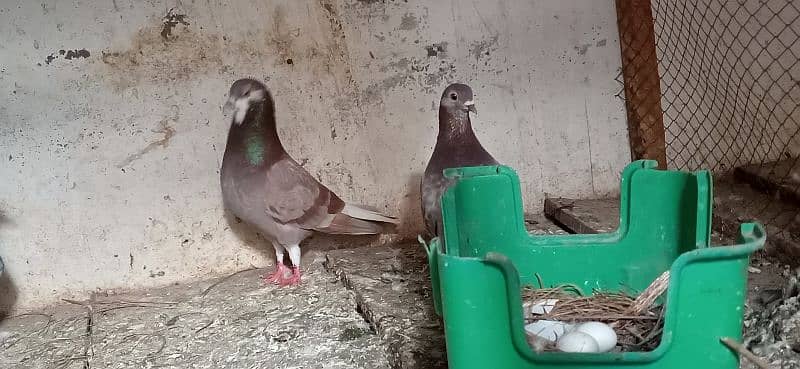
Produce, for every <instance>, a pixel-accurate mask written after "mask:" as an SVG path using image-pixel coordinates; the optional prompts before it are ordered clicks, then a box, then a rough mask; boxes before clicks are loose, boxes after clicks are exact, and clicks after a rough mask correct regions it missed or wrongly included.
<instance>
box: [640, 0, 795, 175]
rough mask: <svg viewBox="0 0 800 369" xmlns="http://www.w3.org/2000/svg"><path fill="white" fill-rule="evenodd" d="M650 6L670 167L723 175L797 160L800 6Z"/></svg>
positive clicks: (745, 0) (662, 0)
mask: <svg viewBox="0 0 800 369" xmlns="http://www.w3.org/2000/svg"><path fill="white" fill-rule="evenodd" d="M652 4H653V16H654V23H655V33H656V43H657V47H656V51H657V55H658V59H659V74H660V76H661V91H662V93H663V97H662V103H661V104H662V108H663V109H664V125H665V127H666V141H667V160H668V162H669V166H670V167H671V168H679V169H691V170H695V169H712V170H716V171H720V172H725V171H728V170H732V169H734V168H735V167H736V166H739V165H746V164H751V163H762V162H765V161H771V160H776V159H780V158H785V156H787V155H790V156H795V157H796V156H798V155H800V110H799V109H798V108H797V107H798V103H797V102H798V101H800V85H799V84H798V83H797V80H798V76H800V63H798V57H797V56H798V55H800V17H798V13H799V12H800V5H797V4H796V3H795V4H794V5H793V4H792V1H790V0H770V1H760V0H742V1H718V0H700V1H696V2H691V3H689V2H680V3H675V2H673V1H668V0H655V1H653V2H652Z"/></svg>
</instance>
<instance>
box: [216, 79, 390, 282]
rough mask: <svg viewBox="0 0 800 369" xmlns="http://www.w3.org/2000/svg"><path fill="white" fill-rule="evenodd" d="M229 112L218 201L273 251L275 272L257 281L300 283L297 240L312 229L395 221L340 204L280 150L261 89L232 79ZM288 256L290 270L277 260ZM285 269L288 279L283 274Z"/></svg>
mask: <svg viewBox="0 0 800 369" xmlns="http://www.w3.org/2000/svg"><path fill="white" fill-rule="evenodd" d="M231 110H233V119H232V122H231V124H230V128H229V131H228V141H227V144H226V147H225V154H224V156H223V159H222V168H221V170H220V184H221V187H222V198H223V203H224V206H225V207H226V208H227V209H229V210H230V211H231V212H232V213H233V214H234V215H236V216H237V217H238V218H240V219H242V220H243V221H245V222H246V223H248V224H250V225H252V226H254V227H255V228H256V229H258V230H259V233H261V235H262V236H264V238H266V239H267V240H268V241H270V242H271V243H272V246H273V247H274V248H275V258H276V263H275V271H274V272H273V273H270V274H267V275H265V276H263V278H264V280H265V282H268V283H274V284H278V285H281V286H288V285H296V284H299V283H300V276H301V272H300V242H302V241H303V240H304V239H305V238H307V237H309V236H310V235H311V234H312V233H313V232H314V231H317V232H323V233H328V234H347V235H367V234H379V233H391V232H393V231H394V229H395V228H394V226H395V225H396V224H397V223H398V221H397V218H395V217H392V216H388V215H384V214H381V213H379V212H378V211H376V210H375V209H373V208H369V207H366V206H363V205H354V204H348V203H345V202H344V201H343V200H342V199H341V198H339V197H338V196H337V195H336V194H335V193H333V192H332V191H331V190H329V189H328V188H327V187H325V186H324V185H322V184H320V183H319V182H318V181H317V180H316V179H315V178H314V177H313V176H312V175H311V174H309V173H308V172H307V171H306V170H305V169H304V168H303V167H302V166H301V165H300V164H298V163H297V162H296V161H295V160H294V159H292V157H291V156H289V154H288V153H287V152H286V150H285V149H284V147H283V145H282V144H281V141H280V139H279V138H278V131H277V128H276V126H275V103H274V101H273V99H272V96H271V94H270V93H269V91H268V90H267V87H266V86H265V85H264V84H263V83H261V82H259V81H257V80H254V79H249V78H246V79H240V80H238V81H236V82H234V83H233V85H232V86H231V88H230V92H229V98H228V101H227V103H226V104H225V108H224V111H225V113H226V115H228V114H229V113H230V112H231ZM284 251H285V252H288V253H289V259H290V260H291V263H292V267H291V270H289V268H287V267H286V265H284V263H283V256H284ZM287 272H289V276H287V275H286V274H287Z"/></svg>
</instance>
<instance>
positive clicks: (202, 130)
mask: <svg viewBox="0 0 800 369" xmlns="http://www.w3.org/2000/svg"><path fill="white" fill-rule="evenodd" d="M613 4H614V2H613V1H611V0H604V1H579V0H572V1H559V2H555V1H529V0H518V1H479V2H478V1H475V2H464V1H456V0H452V1H435V2H434V1H415V0H409V1H376V0H372V1H365V0H364V1H355V0H341V1H334V0H319V1H311V0H308V1H300V0H292V1H289V0H286V1H237V2H221V1H214V0H212V1H206V2H194V1H183V2H180V1H179V2H175V1H128V0H109V1H105V2H94V1H74V2H64V1H44V2H30V1H17V2H9V1H6V2H4V3H3V5H1V6H0V64H1V65H0V86H1V88H2V91H0V93H2V94H3V96H4V100H3V102H2V104H0V153H1V154H2V157H1V158H2V160H0V211H2V220H0V255H2V257H3V258H4V260H5V262H6V269H7V272H8V273H7V274H8V275H7V277H6V280H5V281H4V283H5V288H6V291H5V292H8V294H7V295H6V296H7V297H6V300H7V301H5V304H9V303H11V302H13V301H14V300H16V303H17V306H18V307H22V308H25V307H31V306H35V305H37V304H42V303H47V302H51V301H54V300H55V299H57V298H59V297H63V296H71V295H81V294H83V293H85V292H86V291H93V290H98V289H120V288H127V287H134V286H136V287H141V286H151V285H160V284H166V283H172V282H175V281H179V280H185V279H190V278H203V277H209V276H213V275H217V274H222V273H227V272H231V271H234V270H238V269H242V268H245V267H248V266H250V265H258V266H261V265H266V264H267V263H270V262H271V258H272V256H271V253H272V252H271V249H269V248H268V249H266V250H270V251H269V252H266V253H263V251H262V250H261V249H259V248H258V247H249V246H256V245H258V244H259V241H258V240H257V239H256V238H255V237H253V236H252V234H249V235H247V236H245V237H244V239H241V237H239V236H237V235H236V234H235V232H232V231H231V229H230V225H229V223H228V220H227V219H226V217H224V213H223V209H222V208H221V201H220V195H219V186H218V175H219V174H218V168H219V165H220V160H221V157H222V152H223V149H224V143H225V137H226V133H227V126H228V122H227V121H226V120H224V118H223V117H222V114H221V106H222V103H223V102H224V98H225V94H226V93H227V89H228V87H229V86H230V84H231V83H232V82H233V81H234V80H235V79H237V78H240V77H243V76H254V77H256V78H259V79H262V80H265V81H266V83H267V85H268V86H269V87H270V88H271V89H272V91H273V93H274V96H275V98H276V101H277V102H276V104H277V110H278V122H279V131H280V134H281V136H282V138H283V141H284V143H285V145H286V146H287V148H288V150H289V151H290V152H291V154H292V155H293V156H294V157H295V158H296V159H297V160H298V161H299V162H301V163H303V164H304V165H305V167H306V168H307V169H308V170H309V171H310V172H311V173H313V174H315V175H317V176H318V178H319V179H321V180H322V181H323V182H324V183H325V184H327V185H328V186H329V187H331V188H332V189H333V190H335V191H336V192H338V193H339V194H340V195H341V196H342V197H343V198H345V199H347V200H351V201H355V202H359V203H368V204H374V205H377V206H380V207H382V208H384V209H386V211H388V212H390V213H394V214H400V215H401V216H402V217H403V220H404V222H405V226H404V232H405V233H406V234H408V235H413V234H414V233H413V232H415V231H416V230H417V229H418V227H419V224H420V221H419V205H418V201H419V194H418V186H419V176H420V173H421V172H422V171H423V169H424V166H425V163H426V161H427V159H428V157H429V155H430V152H431V150H432V147H433V144H434V141H435V136H436V131H435V129H436V127H437V123H436V119H437V106H436V104H437V101H438V99H439V96H440V94H441V90H442V89H443V88H444V87H445V86H446V85H447V84H448V83H450V82H455V81H463V82H466V83H469V84H471V85H472V86H473V87H474V89H475V93H476V101H477V104H478V110H479V112H480V115H479V116H478V117H477V119H476V120H475V122H474V126H475V129H476V131H477V134H478V136H479V137H480V138H481V140H482V141H483V143H484V145H485V146H486V147H487V148H488V149H489V150H490V151H491V152H492V153H494V154H495V156H496V157H497V158H498V159H499V160H501V161H503V162H504V163H506V164H508V165H511V166H512V167H514V168H516V169H517V170H518V171H519V174H520V176H521V178H522V180H523V188H524V191H525V200H526V202H527V207H528V210H531V211H539V210H540V208H541V201H542V199H543V193H545V192H547V193H552V194H556V195H563V196H600V195H604V194H607V193H609V192H613V191H614V190H615V189H616V187H617V186H618V183H617V180H618V172H619V171H620V170H621V169H622V168H623V167H624V165H625V164H626V163H627V162H628V161H629V151H628V145H627V142H628V141H627V136H626V135H627V134H626V128H625V120H624V111H623V106H622V101H621V100H620V99H618V98H615V97H614V94H615V93H616V92H618V91H619V90H620V86H619V85H618V83H617V82H615V81H614V76H615V75H616V74H617V73H618V70H619V65H620V61H619V46H618V40H617V29H616V16H615V9H614V5H613ZM170 8H174V9H173V10H172V13H171V14H173V15H175V14H178V15H185V17H183V18H181V17H172V18H171V20H172V21H173V22H171V23H169V24H167V25H166V26H165V21H164V16H165V15H166V14H168V10H169V9H170ZM181 21H183V23H186V24H183V23H182V22H181ZM170 25H172V26H170ZM62 50H63V51H62ZM247 245H249V246H247Z"/></svg>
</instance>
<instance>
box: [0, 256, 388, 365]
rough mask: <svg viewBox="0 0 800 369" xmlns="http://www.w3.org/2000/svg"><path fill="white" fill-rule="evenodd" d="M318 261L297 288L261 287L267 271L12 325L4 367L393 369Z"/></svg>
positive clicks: (3, 342) (100, 301) (6, 331)
mask: <svg viewBox="0 0 800 369" xmlns="http://www.w3.org/2000/svg"><path fill="white" fill-rule="evenodd" d="M316 256H317V257H316V260H314V261H311V260H312V258H313V256H312V257H307V260H309V261H310V262H309V263H308V264H307V265H308V267H307V268H308V270H307V273H306V275H305V276H304V280H303V283H302V284H301V285H300V286H298V287H291V288H278V287H275V286H271V285H270V286H266V287H265V286H264V285H263V283H262V282H261V279H260V275H261V274H263V273H264V272H265V270H249V271H245V272H242V273H239V274H236V275H233V276H231V277H230V278H223V279H219V280H216V281H206V282H198V283H194V284H187V285H175V286H170V287H167V288H163V289H159V290H151V291H149V292H146V293H131V294H121V295H115V296H109V297H99V298H95V299H92V300H90V301H84V302H75V303H73V304H67V305H62V306H58V307H54V308H52V309H51V310H50V311H45V312H43V313H41V314H26V315H21V316H17V317H14V318H10V319H7V320H6V321H4V322H3V323H2V325H0V367H3V368H15V369H27V368H31V369H32V368H66V369H72V368H105V369H112V368H155V367H159V368H209V369H211V368H214V369H217V368H231V369H234V368H235V369H244V368H388V367H389V365H388V362H387V360H386V355H385V349H384V346H383V345H382V344H381V342H380V338H379V337H378V336H377V335H375V333H374V332H373V331H371V328H370V326H369V324H367V323H366V322H365V321H364V319H363V318H362V316H361V315H360V314H359V313H358V312H357V311H356V309H355V304H354V302H353V296H352V293H351V292H350V291H348V290H347V289H346V288H344V286H343V285H342V283H341V282H340V281H339V280H338V279H337V278H336V277H335V276H333V275H331V274H328V273H326V272H325V271H324V270H323V269H322V265H321V264H322V256H321V255H319V254H318V255H316ZM216 282H219V283H216Z"/></svg>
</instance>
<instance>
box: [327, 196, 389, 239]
mask: <svg viewBox="0 0 800 369" xmlns="http://www.w3.org/2000/svg"><path fill="white" fill-rule="evenodd" d="M397 223H399V221H398V220H397V218H395V217H390V216H388V215H384V214H381V213H379V212H377V210H371V209H367V208H366V207H365V206H363V205H352V204H345V206H344V208H343V209H342V210H341V211H340V212H339V213H338V214H336V215H334V217H333V219H331V222H330V224H328V225H326V226H325V227H320V228H317V229H316V230H317V231H319V232H324V233H329V234H348V235H369V234H380V233H394V232H396V224H397Z"/></svg>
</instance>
